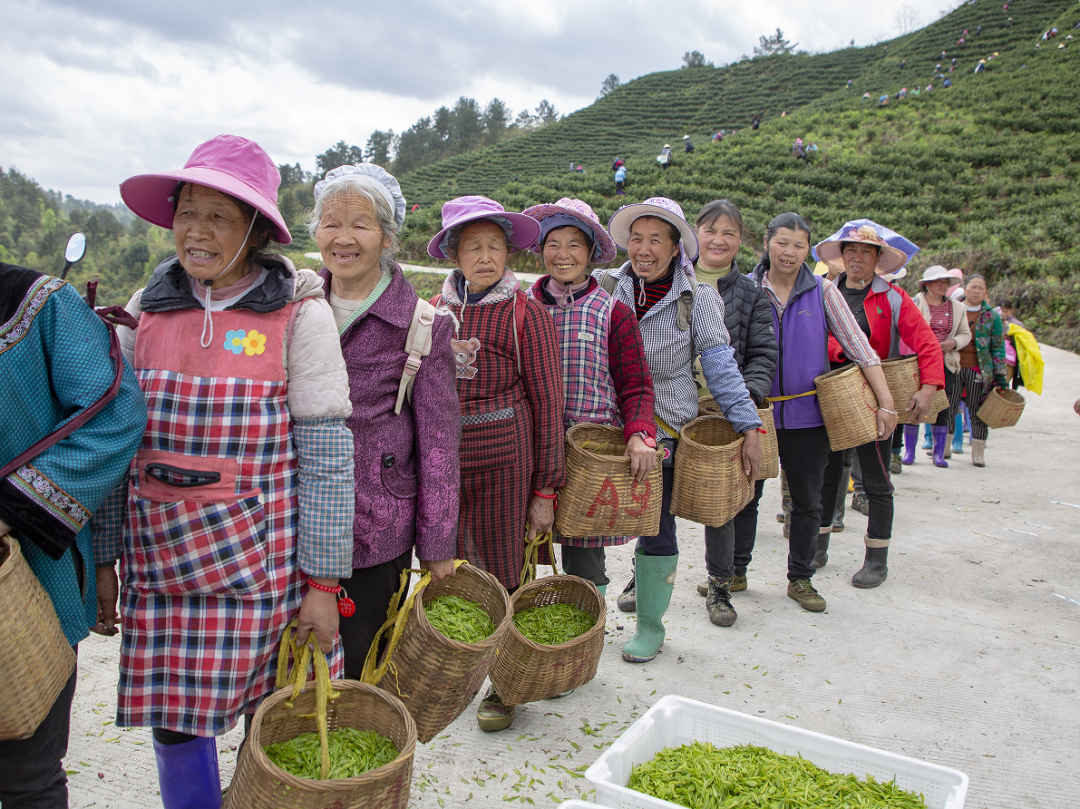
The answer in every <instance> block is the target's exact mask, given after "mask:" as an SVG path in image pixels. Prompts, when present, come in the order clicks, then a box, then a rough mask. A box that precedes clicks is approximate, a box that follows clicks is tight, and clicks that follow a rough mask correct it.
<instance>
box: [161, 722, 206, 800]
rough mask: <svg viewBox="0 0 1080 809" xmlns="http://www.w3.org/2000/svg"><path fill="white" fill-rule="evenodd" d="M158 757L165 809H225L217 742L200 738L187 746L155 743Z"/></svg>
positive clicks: (185, 743) (186, 743)
mask: <svg viewBox="0 0 1080 809" xmlns="http://www.w3.org/2000/svg"><path fill="white" fill-rule="evenodd" d="M154 755H155V756H156V757H157V768H158V786H159V787H160V788H161V805H162V806H163V807H165V809H221V775H220V774H219V773H218V757H217V739H215V738H212V737H211V738H207V737H204V736H200V737H199V738H197V739H192V740H191V741H190V742H184V743H183V744H161V743H160V742H159V741H157V740H156V739H155V740H154Z"/></svg>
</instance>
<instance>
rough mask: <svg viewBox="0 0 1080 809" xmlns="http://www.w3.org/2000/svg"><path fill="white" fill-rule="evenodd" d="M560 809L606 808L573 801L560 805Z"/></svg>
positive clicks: (595, 804) (586, 802)
mask: <svg viewBox="0 0 1080 809" xmlns="http://www.w3.org/2000/svg"><path fill="white" fill-rule="evenodd" d="M559 809H604V807H603V806H601V805H600V804H598V803H589V802H588V801H579V800H572V801H563V802H562V803H560V804H559Z"/></svg>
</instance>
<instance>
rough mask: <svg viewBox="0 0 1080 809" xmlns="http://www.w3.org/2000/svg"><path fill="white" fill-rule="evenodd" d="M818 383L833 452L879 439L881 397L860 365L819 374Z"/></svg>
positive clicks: (815, 381)
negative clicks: (864, 374) (879, 397)
mask: <svg viewBox="0 0 1080 809" xmlns="http://www.w3.org/2000/svg"><path fill="white" fill-rule="evenodd" d="M814 385H815V387H816V388H817V398H818V405H819V406H820V407H821V417H822V418H823V419H824V421H825V431H826V432H827V433H828V434H829V446H830V447H831V449H832V451H833V452H839V451H840V450H844V449H851V448H852V447H861V446H862V445H863V444H869V443H870V442H871V441H877V438H878V434H877V433H878V428H877V411H878V401H877V396H875V395H874V391H873V390H872V389H871V388H870V383H869V382H867V381H866V377H865V376H863V372H862V369H861V368H860V367H859V366H858V365H848V366H845V367H843V368H838V369H837V370H835V371H830V372H829V373H827V374H822V375H821V376H818V377H815V378H814Z"/></svg>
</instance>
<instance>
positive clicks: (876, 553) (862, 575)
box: [851, 546, 889, 590]
mask: <svg viewBox="0 0 1080 809" xmlns="http://www.w3.org/2000/svg"><path fill="white" fill-rule="evenodd" d="M888 561H889V548H888V546H886V547H884V548H867V549H866V558H865V559H864V560H863V566H862V567H861V568H860V569H859V572H858V573H856V574H855V575H854V576H852V577H851V583H852V584H853V585H854V586H855V587H858V588H860V589H863V590H869V589H870V588H871V587H877V586H878V585H879V584H881V583H882V582H883V581H885V579H887V578H888V577H889V566H888Z"/></svg>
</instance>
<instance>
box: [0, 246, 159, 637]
mask: <svg viewBox="0 0 1080 809" xmlns="http://www.w3.org/2000/svg"><path fill="white" fill-rule="evenodd" d="M107 328H108V327H106V326H105V324H104V323H102V322H101V320H100V319H99V318H98V317H97V315H95V314H94V313H93V311H91V309H90V307H89V306H87V305H86V303H85V302H84V301H83V300H82V299H81V298H80V297H79V295H78V293H77V292H76V291H75V289H74V288H73V287H72V286H71V285H69V284H67V283H65V282H63V281H61V280H59V279H58V278H52V277H50V276H47V275H42V274H41V273H39V272H36V271H34V270H28V269H26V268H24V267H15V266H12V265H10V264H3V263H0V402H2V403H3V406H2V407H0V466H6V465H7V464H8V462H9V461H11V460H12V459H13V458H15V457H17V456H18V455H20V454H21V453H23V452H24V451H25V450H27V449H29V448H30V447H31V446H32V445H33V444H35V443H36V442H37V441H39V440H41V439H42V438H44V437H45V436H47V435H48V434H49V433H51V432H53V430H55V429H56V428H57V427H58V426H60V425H61V424H63V423H64V422H66V421H67V420H68V419H71V418H73V417H74V416H76V415H78V413H79V412H81V411H82V410H84V409H85V408H87V407H89V406H91V405H93V404H94V403H95V402H96V401H97V400H98V399H99V398H100V397H101V395H102V394H103V393H104V392H105V391H106V390H107V389H108V388H109V386H110V385H111V384H112V382H113V379H114V376H115V372H116V369H115V366H114V365H113V361H112V360H111V359H110V357H109V336H108V330H107ZM145 428H146V405H145V403H144V402H143V398H142V394H141V393H140V392H139V386H138V383H137V381H136V379H135V374H134V373H133V372H132V370H131V368H130V367H127V365H126V363H125V368H124V378H123V383H122V385H121V387H120V392H119V393H118V394H117V396H116V397H115V398H114V399H112V400H111V401H110V402H109V403H108V404H107V405H106V406H105V407H104V408H103V409H102V410H101V411H100V412H99V413H98V414H97V415H95V416H94V417H93V418H92V419H90V420H89V421H88V422H87V423H86V424H84V425H82V426H81V427H80V428H79V429H77V430H75V432H73V433H72V434H71V435H69V436H68V437H67V438H65V439H63V440H62V441H59V442H58V443H56V444H54V445H53V446H51V447H50V448H49V449H47V450H45V451H44V452H43V453H41V454H40V455H38V456H37V457H35V458H32V459H30V460H29V461H27V462H26V463H24V464H22V465H21V466H19V468H17V469H16V470H15V471H14V472H12V473H11V474H9V475H8V476H7V477H6V478H3V479H2V480H0V520H2V521H3V522H6V523H7V524H8V525H10V526H11V527H12V529H13V530H12V533H13V534H14V535H15V537H16V538H17V539H18V540H19V544H20V546H21V548H22V552H23V554H24V556H25V557H26V560H27V562H28V563H29V565H30V568H31V569H32V570H33V571H34V573H35V574H36V575H37V577H38V579H39V580H40V581H41V584H42V586H43V587H44V588H45V591H46V592H47V593H48V594H49V596H50V597H51V598H52V601H53V605H54V606H55V608H56V612H57V615H58V616H59V617H60V623H61V625H62V626H63V628H64V634H65V635H66V636H67V639H68V642H69V643H71V644H75V643H78V642H79V641H80V640H82V639H83V638H84V637H86V635H87V632H88V630H89V627H91V626H93V625H94V624H95V623H96V622H97V587H96V578H95V571H94V552H93V545H92V540H91V536H90V529H89V527H88V523H89V521H90V517H91V515H93V513H94V511H95V510H97V508H98V507H99V506H100V505H101V503H102V501H103V500H104V498H105V496H106V495H107V494H108V493H109V491H111V490H112V489H113V487H115V486H116V484H117V482H118V481H119V480H120V479H121V477H123V475H124V473H125V472H126V471H127V468H128V464H129V463H130V461H131V457H132V456H133V455H134V454H135V450H136V448H137V447H138V444H139V439H140V438H141V436H142V433H143V430H144V429H145Z"/></svg>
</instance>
